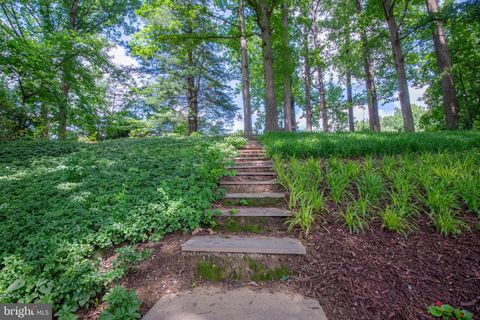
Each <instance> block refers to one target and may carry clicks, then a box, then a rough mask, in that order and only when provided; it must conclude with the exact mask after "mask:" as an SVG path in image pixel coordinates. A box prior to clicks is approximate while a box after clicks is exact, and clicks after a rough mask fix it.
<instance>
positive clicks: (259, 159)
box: [233, 156, 271, 162]
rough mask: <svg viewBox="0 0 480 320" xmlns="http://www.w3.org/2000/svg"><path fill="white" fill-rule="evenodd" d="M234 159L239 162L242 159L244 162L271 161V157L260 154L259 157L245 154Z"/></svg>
mask: <svg viewBox="0 0 480 320" xmlns="http://www.w3.org/2000/svg"><path fill="white" fill-rule="evenodd" d="M233 160H235V161H237V162H238V161H242V162H244V161H247V162H248V161H271V160H270V159H268V158H265V157H262V156H259V157H256V156H255V157H244V156H242V157H237V158H234V159H233Z"/></svg>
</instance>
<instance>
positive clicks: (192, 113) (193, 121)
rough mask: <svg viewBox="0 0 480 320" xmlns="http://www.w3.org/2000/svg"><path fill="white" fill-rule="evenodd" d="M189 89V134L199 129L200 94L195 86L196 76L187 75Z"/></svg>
mask: <svg viewBox="0 0 480 320" xmlns="http://www.w3.org/2000/svg"><path fill="white" fill-rule="evenodd" d="M187 88H188V89H187V91H188V134H192V133H193V132H197V131H198V96H197V90H196V88H195V78H194V77H193V76H189V77H187Z"/></svg>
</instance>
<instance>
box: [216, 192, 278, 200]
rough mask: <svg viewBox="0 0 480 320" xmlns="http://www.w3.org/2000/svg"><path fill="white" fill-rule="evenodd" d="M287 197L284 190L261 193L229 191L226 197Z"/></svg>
mask: <svg viewBox="0 0 480 320" xmlns="http://www.w3.org/2000/svg"><path fill="white" fill-rule="evenodd" d="M284 197H285V193H284V192H260V193H227V194H225V196H224V198H225V199H265V198H274V199H281V198H284Z"/></svg>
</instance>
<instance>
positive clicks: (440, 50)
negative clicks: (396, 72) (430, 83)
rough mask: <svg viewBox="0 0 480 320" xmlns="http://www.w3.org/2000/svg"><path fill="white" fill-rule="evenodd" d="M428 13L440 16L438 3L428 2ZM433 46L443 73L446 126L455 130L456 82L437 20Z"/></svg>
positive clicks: (441, 81)
mask: <svg viewBox="0 0 480 320" xmlns="http://www.w3.org/2000/svg"><path fill="white" fill-rule="evenodd" d="M425 3H426V5H427V11H428V13H429V14H430V15H432V16H434V17H435V16H437V15H438V1H437V0H426V1H425ZM433 45H434V47H435V54H436V56H437V64H438V68H439V69H440V73H441V80H440V85H441V87H442V96H443V107H444V112H445V124H446V126H447V128H448V129H455V128H456V127H457V125H458V103H457V92H456V90H455V81H454V78H453V72H452V63H451V60H450V53H449V51H448V45H447V38H446V36H445V30H444V29H443V23H442V21H441V20H439V19H435V30H434V31H433Z"/></svg>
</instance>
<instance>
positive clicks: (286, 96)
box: [281, 0, 293, 131]
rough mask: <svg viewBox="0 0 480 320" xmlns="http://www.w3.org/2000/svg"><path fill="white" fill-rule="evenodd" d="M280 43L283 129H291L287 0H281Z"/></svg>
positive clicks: (290, 77) (290, 76)
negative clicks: (282, 64) (281, 30)
mask: <svg viewBox="0 0 480 320" xmlns="http://www.w3.org/2000/svg"><path fill="white" fill-rule="evenodd" d="M281 9H282V28H283V34H282V44H283V52H282V55H283V61H284V63H285V66H284V74H283V114H284V126H285V130H287V131H292V129H293V128H292V97H291V96H292V75H291V73H290V50H288V48H289V43H288V6H287V1H286V0H283V1H282V8H281Z"/></svg>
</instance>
